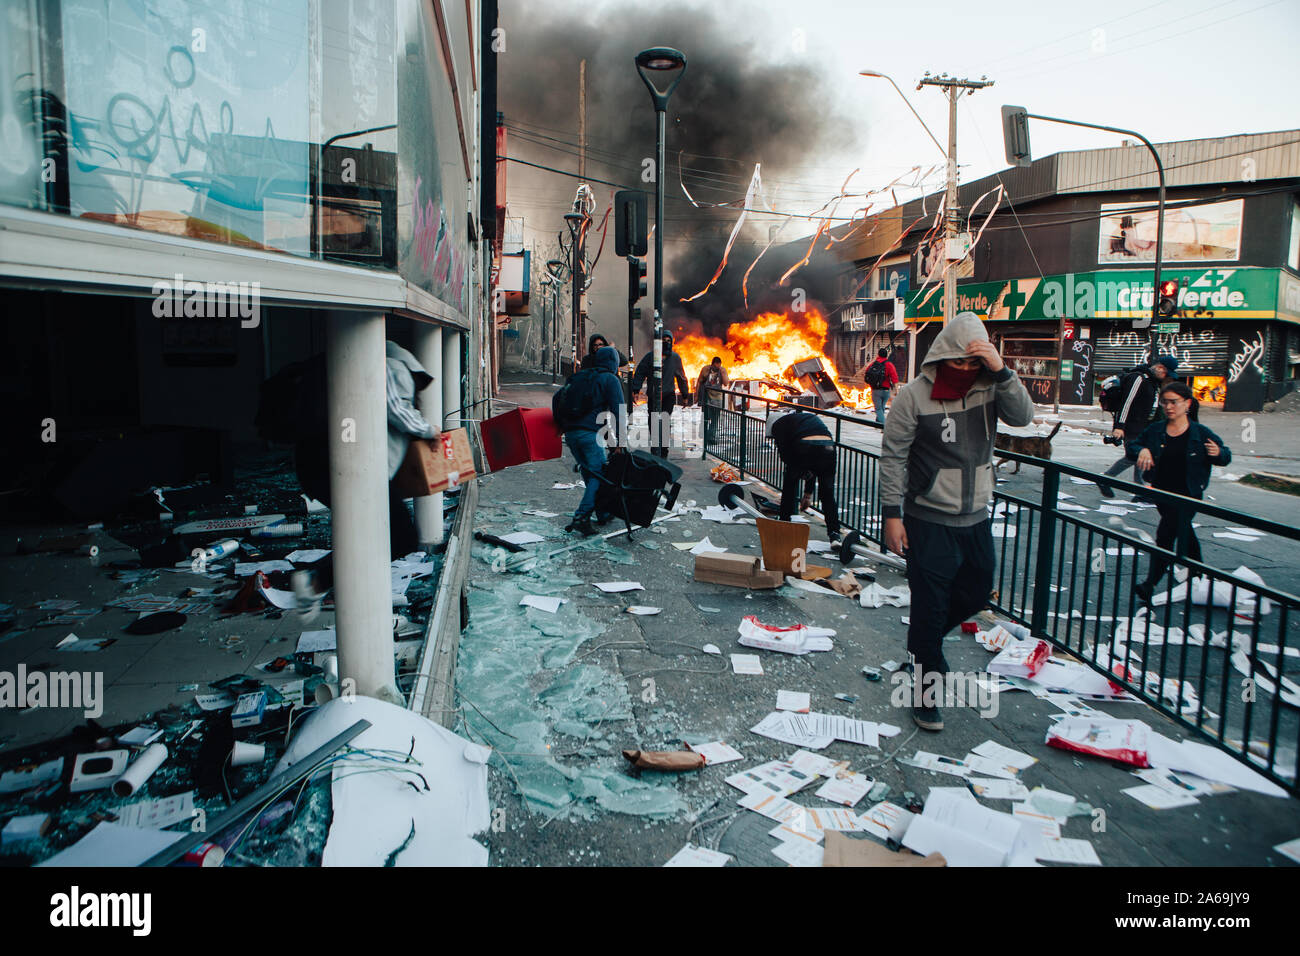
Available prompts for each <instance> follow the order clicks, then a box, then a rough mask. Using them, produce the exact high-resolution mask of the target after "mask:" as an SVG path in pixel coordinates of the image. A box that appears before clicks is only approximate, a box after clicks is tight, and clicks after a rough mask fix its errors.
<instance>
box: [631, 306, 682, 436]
mask: <svg viewBox="0 0 1300 956" xmlns="http://www.w3.org/2000/svg"><path fill="white" fill-rule="evenodd" d="M661 340H662V342H663V350H662V353H661V363H662V365H661V369H660V374H661V375H662V376H663V377H662V378H661V379H660V380H659V387H660V389H661V391H660V394H661V395H662V396H663V401H662V403H661V404H660V406H659V409H660V412H661V413H662V414H663V416H664V417H663V421H662V422H659V423H656V422H650V434H651V435H652V436H655V437H654V438H653V439H652V441H653V440H655V439H660V438H661V437H662V434H663V432H664V431H666V430H667V428H668V426H667V424H666V422H667V421H668V419H669V417H670V416H671V415H672V413H673V406H674V405H676V404H677V389H678V388H680V389H681V393H682V404H683V405H689V404H690V403H691V383H690V381H689V380H688V379H687V378H686V369H684V368H683V367H682V357H681V356H680V355H678V354H677V353H676V352H674V351H673V336H672V333H671V332H669V331H668V330H667V329H665V330H664V333H663V335H662V336H661ZM654 360H655V356H654V349H653V347H652V348H651V349H650V351H648V352H646V354H645V355H643V356H641V361H639V362H637V363H636V372H635V373H634V374H633V376H632V394H633V395H636V394H638V393H639V392H640V391H641V386H642V385H644V384H646V383H647V382H648V381H649V380H650V377H651V376H652V375H653V374H654ZM654 453H655V454H656V455H658V456H659V457H660V458H667V457H668V449H667V448H665V447H663V446H657V447H656V448H655V449H654Z"/></svg>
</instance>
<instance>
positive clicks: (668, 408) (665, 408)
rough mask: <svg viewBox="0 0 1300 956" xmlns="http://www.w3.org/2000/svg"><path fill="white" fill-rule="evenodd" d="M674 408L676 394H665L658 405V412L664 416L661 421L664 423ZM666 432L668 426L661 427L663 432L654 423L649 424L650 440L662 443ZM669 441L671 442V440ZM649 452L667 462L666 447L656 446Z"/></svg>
mask: <svg viewBox="0 0 1300 956" xmlns="http://www.w3.org/2000/svg"><path fill="white" fill-rule="evenodd" d="M676 406H677V393H676V392H665V393H664V396H663V398H662V399H661V400H660V405H659V411H660V413H661V414H663V416H664V417H663V418H662V419H661V421H663V422H665V423H666V422H667V421H668V419H669V417H670V416H671V415H672V413H673V409H674V408H675V407H676ZM668 430H669V426H668V425H667V424H665V425H664V426H663V430H662V431H661V430H660V429H659V428H658V425H657V424H656V423H654V422H651V423H650V432H651V440H653V441H662V440H663V439H664V438H665V437H666V435H665V432H668ZM669 440H670V441H671V439H669ZM651 451H652V452H653V453H654V454H656V455H658V456H659V457H660V458H663V459H665V460H667V458H668V446H667V445H657V446H655V447H654V448H652V449H651Z"/></svg>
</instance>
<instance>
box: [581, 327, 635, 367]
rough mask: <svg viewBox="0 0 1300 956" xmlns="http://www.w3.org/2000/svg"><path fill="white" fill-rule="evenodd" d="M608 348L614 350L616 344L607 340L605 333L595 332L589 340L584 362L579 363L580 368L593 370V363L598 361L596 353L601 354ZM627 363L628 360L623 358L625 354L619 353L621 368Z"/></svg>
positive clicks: (583, 358)
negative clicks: (600, 352)
mask: <svg viewBox="0 0 1300 956" xmlns="http://www.w3.org/2000/svg"><path fill="white" fill-rule="evenodd" d="M606 346H608V347H610V348H613V347H614V343H613V342H611V341H610V340H609V339H607V338H605V336H604V334H603V333H600V332H593V333H592V334H591V335H590V336H588V338H587V354H586V355H584V356H583V357H582V361H581V362H579V363H578V368H580V369H584V368H591V367H592V363H593V362H595V360H596V353H597V352H599V351H600V350H601V349H603V348H605V347H606ZM615 351H617V350H615ZM627 362H628V360H627V359H626V358H624V357H623V353H622V352H619V353H618V365H619V368H622V367H623V366H624V365H626V364H627Z"/></svg>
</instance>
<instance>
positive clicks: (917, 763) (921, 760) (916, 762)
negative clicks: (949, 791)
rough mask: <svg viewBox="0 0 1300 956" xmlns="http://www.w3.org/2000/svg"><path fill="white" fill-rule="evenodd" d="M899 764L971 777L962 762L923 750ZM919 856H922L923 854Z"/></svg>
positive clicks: (967, 766) (967, 765) (969, 771)
mask: <svg viewBox="0 0 1300 956" xmlns="http://www.w3.org/2000/svg"><path fill="white" fill-rule="evenodd" d="M899 763H905V764H907V765H908V766H910V767H919V768H920V769H922V770H933V771H935V772H937V773H948V774H952V775H953V776H954V777H969V776H970V775H971V768H970V764H968V763H966V762H965V761H964V760H958V759H957V758H956V757H944V756H941V755H940V754H932V753H928V752H927V751H924V750H918V751H917V752H916V753H915V754H914V755H913V756H912V757H911V758H910V759H902V758H900V760H899ZM921 855H922V856H924V855H925V854H924V853H923V854H921Z"/></svg>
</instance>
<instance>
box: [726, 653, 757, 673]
mask: <svg viewBox="0 0 1300 956" xmlns="http://www.w3.org/2000/svg"><path fill="white" fill-rule="evenodd" d="M731 672H732V673H733V674H755V675H758V676H762V674H763V662H762V661H760V660H759V659H758V655H757V654H732V655H731Z"/></svg>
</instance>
